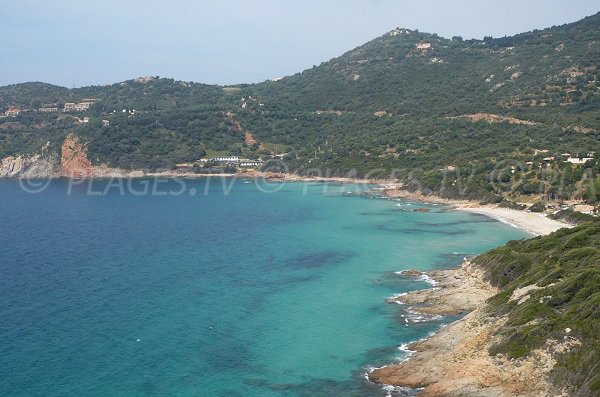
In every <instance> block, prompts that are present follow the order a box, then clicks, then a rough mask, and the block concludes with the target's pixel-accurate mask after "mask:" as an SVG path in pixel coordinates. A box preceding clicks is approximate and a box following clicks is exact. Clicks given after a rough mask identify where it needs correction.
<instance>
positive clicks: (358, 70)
mask: <svg viewBox="0 0 600 397" xmlns="http://www.w3.org/2000/svg"><path fill="white" fill-rule="evenodd" d="M599 64H600V14H597V15H594V16H591V17H588V18H586V19H583V20H581V21H579V22H576V23H572V24H568V25H564V26H558V27H553V28H549V29H545V30H539V31H534V32H529V33H524V34H520V35H516V36H513V37H504V38H497V39H493V38H490V37H487V38H485V39H484V40H462V39H460V38H458V37H455V38H453V39H446V38H442V37H439V36H437V35H435V34H428V33H422V32H418V31H411V30H407V29H395V30H393V31H391V32H388V33H387V34H385V35H384V36H382V37H379V38H377V39H375V40H373V41H371V42H369V43H367V44H365V45H363V46H361V47H358V48H356V49H354V50H352V51H350V52H348V53H346V54H344V55H342V56H340V57H339V58H335V59H332V60H331V61H329V62H325V63H323V64H321V65H319V66H315V67H313V68H311V69H309V70H305V71H303V72H302V73H298V74H296V75H293V76H289V77H287V78H285V79H283V80H281V81H267V82H264V83H260V84H251V85H239V86H231V87H220V86H214V85H204V84H197V83H191V82H182V81H175V80H172V79H164V78H158V77H150V78H142V79H136V80H130V81H126V82H123V83H119V84H114V85H110V86H94V87H85V88H78V89H67V88H63V87H56V86H51V85H48V84H42V83H28V84H19V85H13V86H8V87H1V88H0V110H4V109H7V108H8V107H9V106H17V107H20V108H22V109H30V110H35V109H38V108H39V107H43V106H57V107H59V108H61V107H62V106H63V104H64V103H65V102H79V101H84V100H87V99H95V100H96V101H95V105H94V106H92V108H91V109H90V110H89V111H87V112H82V113H71V114H65V113H48V114H40V113H35V112H23V113H21V115H19V116H18V117H16V118H12V117H9V118H4V119H0V156H2V157H3V156H7V155H11V154H17V153H24V152H28V153H33V152H39V151H40V148H41V147H43V146H44V145H46V144H47V142H50V147H52V148H56V147H60V141H61V140H62V139H63V137H64V136H65V134H66V133H67V132H75V133H77V134H78V135H80V136H81V137H82V138H83V139H84V140H85V141H86V142H87V143H88V148H89V153H90V157H91V160H92V161H93V162H94V163H108V164H110V165H114V166H120V167H124V168H172V167H173V166H174V165H175V164H176V163H178V162H190V161H195V160H198V158H199V157H202V156H204V155H213V154H240V155H244V156H248V157H253V156H254V157H257V156H261V157H269V156H272V155H274V154H276V153H279V154H281V153H282V152H284V153H287V154H288V155H287V157H286V158H285V161H286V163H287V165H288V167H289V168H290V169H291V170H293V171H298V172H300V173H305V174H314V173H319V172H320V173H325V172H326V173H328V174H330V175H346V174H347V173H349V172H350V171H352V172H354V173H353V174H350V175H356V176H372V177H389V176H390V173H391V171H392V170H396V173H395V174H394V175H395V176H397V177H399V178H401V179H403V180H405V181H406V182H407V184H409V185H410V186H411V188H414V189H421V190H432V191H435V192H437V193H438V194H440V195H442V196H447V197H456V196H461V197H464V198H477V199H484V200H487V199H489V198H490V197H497V196H504V197H507V196H514V197H509V199H511V200H513V201H515V198H516V197H517V196H519V195H540V196H543V197H545V198H547V199H557V200H560V199H568V198H582V199H584V200H587V201H589V202H596V201H598V200H599V196H598V194H600V193H598V192H600V189H596V188H595V187H594V188H593V189H591V187H592V185H593V181H594V179H595V178H596V177H597V175H600V162H598V161H596V160H592V161H589V162H587V163H585V164H584V165H571V164H567V163H565V160H566V158H567V157H568V155H573V156H580V157H585V156H587V154H588V153H591V152H598V153H599V154H600V147H599V143H598V142H599V141H600V116H598V114H599V110H600V91H599V87H600V69H598V65H599ZM133 110H135V112H133ZM84 116H87V117H90V122H89V123H81V122H80V120H78V119H80V118H82V117H84ZM104 119H106V120H108V121H110V127H108V128H106V127H102V120H104ZM246 132H252V134H253V136H254V138H255V139H256V140H257V142H256V144H254V143H251V144H248V142H246V140H245V136H246ZM594 157H595V156H594ZM544 159H546V160H544ZM548 159H551V160H548ZM316 170H319V171H316ZM599 183H600V182H599ZM598 186H599V187H600V185H598Z"/></svg>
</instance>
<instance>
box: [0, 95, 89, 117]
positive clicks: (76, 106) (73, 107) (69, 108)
mask: <svg viewBox="0 0 600 397" xmlns="http://www.w3.org/2000/svg"><path fill="white" fill-rule="evenodd" d="M96 101H98V99H84V100H83V101H81V102H67V103H65V104H64V106H63V107H62V109H61V108H59V107H58V106H57V105H56V104H48V105H44V106H43V107H41V108H39V109H37V112H39V113H58V112H60V111H63V112H85V111H86V110H89V109H90V108H91V107H92V105H93V104H94V103H95V102H96ZM31 111H34V112H35V111H36V110H35V109H34V110H31V109H20V108H18V107H16V106H9V107H8V109H7V110H6V111H5V112H4V114H2V113H0V115H3V116H4V117H17V116H18V115H19V114H21V113H22V112H31Z"/></svg>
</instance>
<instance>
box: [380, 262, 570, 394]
mask: <svg viewBox="0 0 600 397" xmlns="http://www.w3.org/2000/svg"><path fill="white" fill-rule="evenodd" d="M400 274H401V275H402V276H405V277H420V278H422V277H423V276H427V277H429V278H431V279H432V280H433V281H434V285H435V287H434V288H432V289H427V290H420V291H414V292H410V293H408V294H404V295H401V296H397V297H393V298H390V300H389V302H390V303H394V304H400V305H403V306H405V307H404V308H405V310H406V311H407V312H410V313H418V314H422V315H424V316H432V315H436V316H456V315H462V314H466V315H465V316H464V317H463V318H462V319H460V320H458V321H455V322H454V323H452V324H450V325H448V326H445V327H443V328H441V329H440V330H439V332H437V333H436V334H434V335H433V336H432V337H430V338H429V339H426V340H423V341H418V342H415V343H412V344H410V345H408V347H407V348H408V349H409V350H410V351H412V352H413V354H412V356H411V357H410V358H409V359H408V360H406V361H404V362H402V363H400V364H394V365H389V366H385V367H383V368H378V369H375V370H373V371H372V372H371V373H370V374H369V375H368V377H369V380H371V381H372V382H375V383H380V384H384V385H393V386H401V387H409V388H413V389H417V390H418V393H417V395H418V396H421V397H432V396H448V397H450V396H453V397H454V396H465V397H467V396H469V397H472V396H481V397H492V396H494V397H497V396H507V397H508V396H511V397H512V396H514V397H517V396H527V397H534V396H535V397H539V396H547V397H549V396H563V395H564V396H566V395H568V394H567V392H566V391H562V390H556V389H555V388H554V387H553V385H552V384H551V382H550V381H549V378H548V376H549V373H550V371H551V370H552V368H553V367H554V365H555V363H556V360H555V358H554V357H555V355H556V354H558V353H560V352H563V351H565V350H568V349H570V348H571V347H573V346H575V345H577V343H578V341H577V340H576V339H572V338H566V339H565V340H563V341H548V343H547V344H546V345H545V346H544V347H543V348H541V349H538V350H535V351H534V352H533V353H532V354H531V355H530V356H528V357H526V358H521V359H509V358H507V357H505V356H503V355H497V356H491V355H490V354H489V349H490V347H491V346H492V345H493V344H494V343H495V342H496V336H495V332H496V330H498V329H499V328H500V327H501V326H502V324H503V322H504V321H505V319H504V318H503V317H502V316H496V315H495V314H494V313H492V312H491V311H490V310H489V307H488V306H487V304H486V301H487V300H488V299H489V298H491V297H492V296H494V295H495V294H497V293H498V290H497V289H496V288H494V287H493V286H492V285H491V284H489V283H488V282H487V281H486V280H485V275H484V273H483V271H482V270H481V269H479V268H478V267H477V266H476V265H474V264H473V263H471V262H470V261H465V262H463V263H462V265H461V266H460V267H459V268H457V269H453V270H442V271H433V272H427V273H422V272H417V271H405V272H401V273H400Z"/></svg>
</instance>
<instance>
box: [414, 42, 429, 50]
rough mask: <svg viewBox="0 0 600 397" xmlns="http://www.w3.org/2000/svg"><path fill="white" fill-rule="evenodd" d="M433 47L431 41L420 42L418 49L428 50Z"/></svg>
mask: <svg viewBox="0 0 600 397" xmlns="http://www.w3.org/2000/svg"><path fill="white" fill-rule="evenodd" d="M430 48H431V43H418V44H417V50H428V49H430Z"/></svg>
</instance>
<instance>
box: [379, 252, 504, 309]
mask: <svg viewBox="0 0 600 397" xmlns="http://www.w3.org/2000/svg"><path fill="white" fill-rule="evenodd" d="M398 274H399V275H401V276H404V277H412V278H417V279H420V280H423V281H426V282H429V283H430V284H432V285H434V286H435V287H436V288H434V289H424V290H419V291H414V292H410V293H408V294H405V295H402V296H398V297H393V298H391V299H390V300H389V302H390V303H399V304H404V305H409V310H410V311H412V312H418V313H421V314H426V315H438V316H454V315H458V314H461V313H464V312H469V311H472V310H475V309H476V308H477V307H478V306H479V305H481V304H483V303H484V302H485V300H486V299H488V298H489V297H491V296H493V295H495V294H496V293H497V290H496V289H495V288H493V287H492V286H491V285H489V284H488V283H486V282H485V281H484V280H483V272H481V271H480V270H479V269H478V268H476V267H475V266H473V265H472V264H471V263H470V262H468V261H465V262H464V263H463V264H462V266H461V268H459V269H454V270H438V271H433V272H427V273H421V272H418V271H416V270H405V271H402V272H398Z"/></svg>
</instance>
